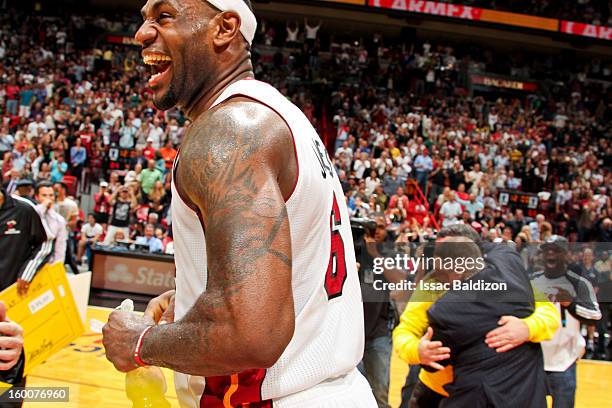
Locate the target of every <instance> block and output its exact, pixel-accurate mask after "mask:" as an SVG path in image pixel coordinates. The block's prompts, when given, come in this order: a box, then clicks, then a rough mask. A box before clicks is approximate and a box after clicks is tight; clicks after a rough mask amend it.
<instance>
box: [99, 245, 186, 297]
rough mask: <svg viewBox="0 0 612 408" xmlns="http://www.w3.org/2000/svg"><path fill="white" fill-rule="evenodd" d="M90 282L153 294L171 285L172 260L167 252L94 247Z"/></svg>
mask: <svg viewBox="0 0 612 408" xmlns="http://www.w3.org/2000/svg"><path fill="white" fill-rule="evenodd" d="M91 269H92V281H91V286H92V288H94V289H101V290H118V291H121V292H130V293H138V294H142V295H152V296H157V295H159V294H161V293H163V292H165V291H167V290H170V289H174V260H173V258H172V257H170V256H157V255H148V254H137V253H132V252H113V251H100V250H95V251H94V253H93V265H92V268H91Z"/></svg>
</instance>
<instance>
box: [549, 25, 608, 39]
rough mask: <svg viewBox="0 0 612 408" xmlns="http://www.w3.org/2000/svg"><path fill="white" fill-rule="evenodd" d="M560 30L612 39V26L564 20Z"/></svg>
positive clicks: (567, 32) (584, 35) (583, 35)
mask: <svg viewBox="0 0 612 408" xmlns="http://www.w3.org/2000/svg"><path fill="white" fill-rule="evenodd" d="M560 31H561V32H562V33H565V34H571V35H579V36H582V37H592V38H597V39H600V40H608V41H612V27H606V26H600V25H594V24H584V23H576V22H574V21H565V20H563V21H561V28H560Z"/></svg>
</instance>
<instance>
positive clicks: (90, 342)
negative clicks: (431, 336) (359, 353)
mask: <svg viewBox="0 0 612 408" xmlns="http://www.w3.org/2000/svg"><path fill="white" fill-rule="evenodd" d="M110 311H111V309H106V308H100V307H95V306H90V307H89V308H88V311H87V324H86V327H87V331H86V333H85V334H84V335H83V336H81V337H80V338H79V339H77V340H76V341H74V342H73V343H72V344H71V345H70V346H68V347H66V348H65V349H63V350H62V351H60V352H59V353H57V354H55V355H54V356H52V357H51V358H49V359H48V360H47V361H46V362H45V363H44V364H42V365H40V366H38V367H36V368H35V369H34V371H33V372H32V374H31V375H30V376H28V386H41V387H42V386H44V387H69V388H70V402H64V403H44V404H43V405H44V406H45V407H55V406H57V407H87V408H93V407H116V408H120V407H125V408H130V407H131V406H132V403H131V402H130V401H129V400H128V399H127V397H126V396H125V375H124V374H122V373H119V372H117V371H115V369H114V367H113V365H112V364H111V363H110V362H109V361H107V360H106V357H105V356H104V349H103V346H102V334H100V333H96V332H94V331H92V329H91V326H92V320H93V326H94V327H96V322H105V321H106V319H107V317H108V314H109V313H110ZM407 371H408V368H407V366H406V365H405V364H404V363H403V362H402V361H401V360H399V358H397V356H393V359H392V362H391V389H390V397H389V400H390V404H391V406H392V407H393V408H396V407H398V406H399V402H400V392H401V388H402V386H403V384H404V380H405V378H406V373H407ZM164 373H165V375H166V381H167V383H168V391H167V393H166V397H167V399H168V401H169V402H170V403H171V404H172V406H173V407H177V408H178V401H177V399H176V394H175V392H174V385H173V382H172V375H171V373H170V372H169V371H168V370H164ZM611 389H612V364H611V363H608V362H595V361H581V362H579V364H578V396H577V403H576V407H579V408H587V407H588V408H604V407H610V406H612V405H611V402H610V395H611V394H610V390H611ZM40 405H41V404H40V403H25V404H24V407H26V408H35V407H37V406H40Z"/></svg>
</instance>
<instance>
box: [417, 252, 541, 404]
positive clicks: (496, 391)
mask: <svg viewBox="0 0 612 408" xmlns="http://www.w3.org/2000/svg"><path fill="white" fill-rule="evenodd" d="M483 249H484V251H483V252H484V253H485V255H486V256H485V263H486V266H485V268H484V269H483V270H481V271H480V272H478V273H476V274H475V275H473V276H471V277H470V278H467V279H466V280H465V281H464V282H466V281H469V280H482V281H484V282H491V283H493V282H497V283H502V282H505V283H506V284H507V290H506V291H504V293H503V294H502V293H500V292H487V291H470V292H466V291H455V290H450V291H448V292H447V293H446V294H445V295H444V296H442V297H441V298H440V299H439V300H438V301H437V302H436V303H434V304H433V305H432V306H431V308H430V309H429V310H428V313H427V314H428V318H429V322H430V325H431V327H432V328H433V331H434V338H433V339H432V340H440V341H442V343H443V344H444V345H446V346H448V347H450V349H451V359H450V361H448V362H446V363H447V364H448V363H450V364H452V365H453V367H454V378H455V379H454V382H453V383H451V384H449V385H447V386H445V389H446V390H447V391H448V393H449V398H447V399H446V400H445V401H444V402H443V405H442V406H444V407H468V406H469V407H477V408H478V407H483V408H484V407H487V408H488V407H528V408H545V407H546V377H545V372H544V357H543V354H542V349H541V347H540V345H539V344H536V343H529V342H528V343H524V344H523V345H521V346H519V347H516V348H514V349H512V350H510V351H507V352H505V353H497V352H496V350H495V349H493V348H490V347H489V346H488V345H487V344H486V343H485V336H486V334H487V333H488V332H489V331H491V330H493V329H495V328H497V327H498V323H497V322H498V321H499V318H500V317H501V316H504V315H511V316H516V317H518V318H524V317H527V316H529V315H531V314H532V313H533V311H534V310H535V301H534V296H533V289H532V287H531V284H530V282H529V279H528V278H527V272H526V271H525V268H524V266H523V263H522V259H521V257H520V255H519V254H518V252H516V250H515V249H514V248H513V247H511V246H509V245H505V244H497V245H494V246H490V247H485V248H483Z"/></svg>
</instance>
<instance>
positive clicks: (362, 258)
mask: <svg viewBox="0 0 612 408" xmlns="http://www.w3.org/2000/svg"><path fill="white" fill-rule="evenodd" d="M364 227H365V233H364V235H363V237H362V238H361V239H356V240H355V242H356V244H355V245H356V248H355V252H356V254H357V260H358V262H359V281H360V283H361V293H362V297H363V313H364V321H365V349H364V354H363V359H362V361H361V363H360V364H359V366H358V367H359V369H360V371H361V372H362V373H363V375H364V376H365V377H366V379H367V380H368V382H369V383H370V386H371V387H372V391H373V392H374V398H375V399H376V402H377V404H378V407H379V408H387V407H389V405H388V397H389V367H390V363H391V350H392V345H391V332H392V330H393V328H394V327H395V323H396V321H397V318H396V311H395V308H394V306H393V304H392V302H391V298H390V293H389V290H387V289H386V288H385V289H384V290H377V288H380V287H384V286H381V285H380V283H376V281H380V282H382V283H386V282H397V281H399V280H401V279H402V276H401V274H400V272H399V271H397V270H388V269H384V271H383V272H382V273H380V272H378V271H375V268H374V262H375V261H374V260H375V259H376V258H381V257H383V256H384V255H383V254H384V253H386V252H387V251H385V249H386V248H384V245H385V244H387V245H393V239H391V237H390V235H389V233H388V232H387V229H386V223H385V219H384V217H377V218H376V219H375V220H370V221H367V222H366V224H365V226H364Z"/></svg>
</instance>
